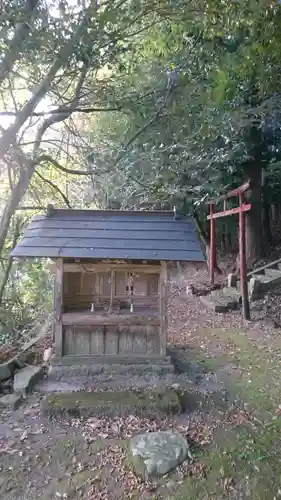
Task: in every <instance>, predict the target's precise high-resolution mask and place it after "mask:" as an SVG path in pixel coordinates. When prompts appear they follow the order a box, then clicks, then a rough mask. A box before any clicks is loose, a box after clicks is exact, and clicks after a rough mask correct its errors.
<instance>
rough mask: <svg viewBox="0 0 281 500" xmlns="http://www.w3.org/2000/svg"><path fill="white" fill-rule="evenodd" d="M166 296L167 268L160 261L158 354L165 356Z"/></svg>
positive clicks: (166, 327)
mask: <svg viewBox="0 0 281 500" xmlns="http://www.w3.org/2000/svg"><path fill="white" fill-rule="evenodd" d="M167 297H168V268H167V262H165V261H161V270H160V355H161V356H166V349H167V330H168V317H167V312H168V311H167Z"/></svg>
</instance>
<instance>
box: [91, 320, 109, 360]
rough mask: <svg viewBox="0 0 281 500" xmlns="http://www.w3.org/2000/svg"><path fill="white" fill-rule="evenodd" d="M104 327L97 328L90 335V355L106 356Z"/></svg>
mask: <svg viewBox="0 0 281 500" xmlns="http://www.w3.org/2000/svg"><path fill="white" fill-rule="evenodd" d="M104 335H105V332H104V327H103V326H100V327H98V326H96V327H95V328H94V329H93V330H92V331H91V335H90V354H104V351H105V347H104Z"/></svg>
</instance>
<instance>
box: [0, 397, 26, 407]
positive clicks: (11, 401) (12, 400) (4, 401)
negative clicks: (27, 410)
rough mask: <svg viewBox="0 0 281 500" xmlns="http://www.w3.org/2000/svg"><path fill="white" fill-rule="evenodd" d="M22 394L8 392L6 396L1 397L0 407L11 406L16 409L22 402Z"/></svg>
mask: <svg viewBox="0 0 281 500" xmlns="http://www.w3.org/2000/svg"><path fill="white" fill-rule="evenodd" d="M21 401H22V396H21V395H18V394H6V396H1V397H0V408H1V407H4V408H11V409H12V410H16V409H17V408H18V407H19V405H20V404H21Z"/></svg>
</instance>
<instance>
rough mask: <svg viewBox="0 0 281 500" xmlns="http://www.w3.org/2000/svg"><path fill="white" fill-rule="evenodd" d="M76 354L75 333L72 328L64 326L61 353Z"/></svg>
mask: <svg viewBox="0 0 281 500" xmlns="http://www.w3.org/2000/svg"><path fill="white" fill-rule="evenodd" d="M75 354H76V334H75V331H74V328H72V327H66V328H64V329H63V355H75Z"/></svg>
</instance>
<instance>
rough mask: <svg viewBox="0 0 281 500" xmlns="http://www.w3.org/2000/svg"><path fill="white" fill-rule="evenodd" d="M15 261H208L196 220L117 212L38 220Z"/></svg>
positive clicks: (66, 212)
mask: <svg viewBox="0 0 281 500" xmlns="http://www.w3.org/2000/svg"><path fill="white" fill-rule="evenodd" d="M12 256H13V257H51V258H52V257H64V258H77V259H91V258H92V259H132V260H139V259H144V260H174V261H193V262H202V261H205V258H204V256H203V253H202V249H201V246H200V243H199V239H198V237H197V235H196V232H195V227H194V223H193V220H192V218H191V217H187V218H182V219H178V220H174V213H173V212H145V211H138V212H137V211H134V212H133V211H113V210H112V211H111V210H108V211H107V210H106V211H103V210H70V209H53V212H52V214H51V216H47V215H36V216H35V217H34V218H33V219H32V221H31V223H30V225H29V227H28V229H27V231H26V233H25V235H24V237H23V239H22V240H21V241H20V242H19V244H18V245H17V246H16V247H15V249H14V250H13V251H12Z"/></svg>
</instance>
